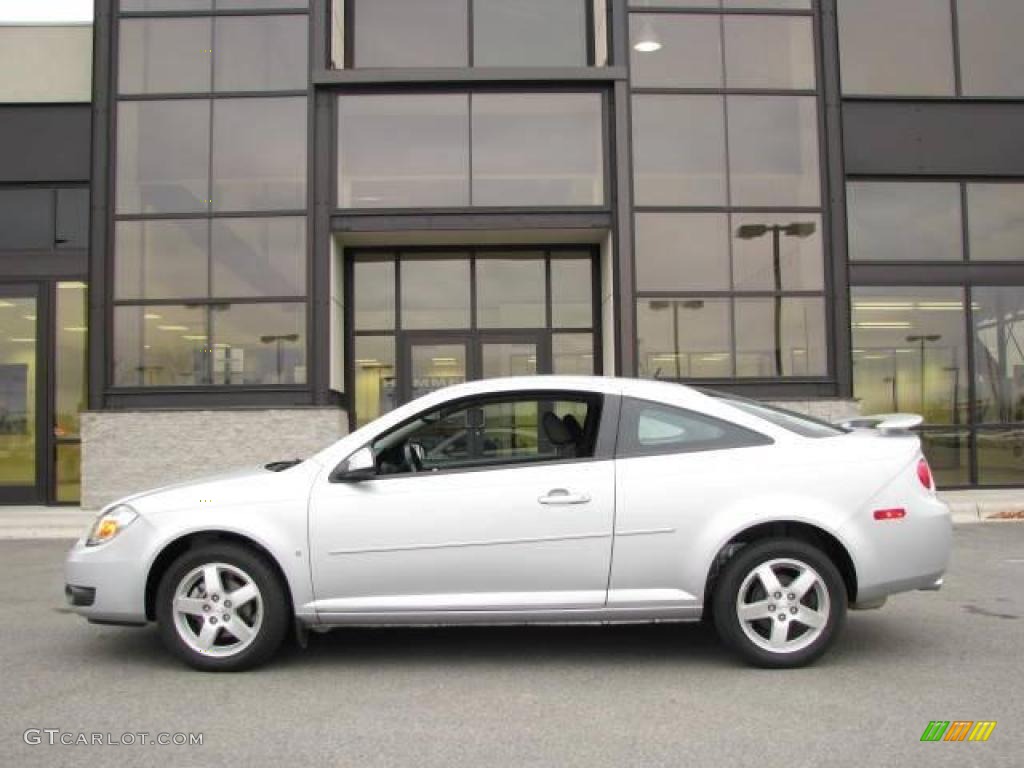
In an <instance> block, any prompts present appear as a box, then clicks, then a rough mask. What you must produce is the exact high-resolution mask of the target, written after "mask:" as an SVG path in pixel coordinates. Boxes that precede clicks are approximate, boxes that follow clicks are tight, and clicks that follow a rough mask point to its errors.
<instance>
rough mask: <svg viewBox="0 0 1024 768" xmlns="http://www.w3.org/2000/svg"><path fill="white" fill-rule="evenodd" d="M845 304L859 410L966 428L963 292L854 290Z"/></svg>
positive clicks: (955, 289) (949, 290) (950, 290)
mask: <svg viewBox="0 0 1024 768" xmlns="http://www.w3.org/2000/svg"><path fill="white" fill-rule="evenodd" d="M851 302H852V305H853V306H852V309H853V391H854V396H855V397H856V398H857V399H858V400H860V401H861V410H862V412H863V413H865V414H872V413H892V412H895V411H906V412H911V413H920V414H922V415H923V416H924V417H925V421H926V422H927V423H930V424H966V423H967V410H968V399H967V385H968V376H969V373H968V370H967V349H966V341H965V338H964V337H965V333H966V329H965V327H964V325H965V323H964V299H963V290H962V289H960V288H888V287H886V288H854V289H853V290H852V291H851ZM922 404H923V405H922Z"/></svg>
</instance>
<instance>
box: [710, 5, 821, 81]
mask: <svg viewBox="0 0 1024 768" xmlns="http://www.w3.org/2000/svg"><path fill="white" fill-rule="evenodd" d="M723 23H724V25H725V82H726V85H727V86H728V87H729V88H794V89H804V88H806V89H811V88H814V31H813V28H812V20H811V18H810V17H808V16H803V17H794V18H786V17H784V16H726V17H724V20H723Z"/></svg>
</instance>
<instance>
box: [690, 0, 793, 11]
mask: <svg viewBox="0 0 1024 768" xmlns="http://www.w3.org/2000/svg"><path fill="white" fill-rule="evenodd" d="M686 4H687V5H690V0H687V1H686ZM722 4H723V6H724V7H726V8H756V9H759V10H760V9H763V8H778V9H780V10H809V9H810V8H811V0H722Z"/></svg>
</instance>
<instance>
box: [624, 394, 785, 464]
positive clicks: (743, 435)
mask: <svg viewBox="0 0 1024 768" xmlns="http://www.w3.org/2000/svg"><path fill="white" fill-rule="evenodd" d="M770 443H772V439H771V438H770V437H767V436H766V435H762V434H760V433H758V432H754V431H753V430H749V429H746V428H745V427H741V426H739V425H737V424H730V423H729V422H727V421H722V420H721V419H715V418H712V417H711V416H705V415H704V414H701V413H696V412H694V411H687V410H684V409H682V408H674V407H672V406H669V405H664V404H661V403H653V402H649V401H647V400H638V399H636V398H625V399H624V400H623V403H622V417H621V420H620V426H619V442H618V449H617V451H616V455H617V456H618V457H619V458H626V457H629V456H649V455H657V454H665V453H691V452H696V451H718V450H726V449H729V448H745V447H750V446H755V445H768V444H770Z"/></svg>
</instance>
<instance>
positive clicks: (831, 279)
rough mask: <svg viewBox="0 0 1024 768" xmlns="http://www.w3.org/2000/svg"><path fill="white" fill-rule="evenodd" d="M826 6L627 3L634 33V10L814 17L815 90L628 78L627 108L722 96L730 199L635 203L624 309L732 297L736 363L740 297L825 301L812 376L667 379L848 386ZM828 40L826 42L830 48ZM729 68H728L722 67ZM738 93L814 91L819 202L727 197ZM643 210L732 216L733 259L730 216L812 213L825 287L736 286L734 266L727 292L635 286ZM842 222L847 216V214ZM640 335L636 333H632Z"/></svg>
mask: <svg viewBox="0 0 1024 768" xmlns="http://www.w3.org/2000/svg"><path fill="white" fill-rule="evenodd" d="M822 11H823V9H822V7H821V3H820V2H816V1H815V0H812V3H811V7H810V8H804V9H785V8H775V9H764V8H722V7H718V8H694V7H687V6H686V2H685V0H678V2H677V3H676V4H675V5H673V6H671V7H669V6H665V7H645V6H637V5H629V7H628V14H627V19H626V28H625V34H626V35H627V36H628V34H629V17H632V16H633V15H636V14H669V15H681V16H709V15H710V16H713V17H717V18H719V19H721V20H722V24H721V25H720V33H721V34H724V21H725V18H726V17H727V16H773V17H810V18H811V19H812V24H811V32H812V38H813V40H812V43H813V50H814V82H815V87H814V88H813V89H779V88H763V89H762V88H731V87H728V86H727V85H726V83H725V82H723V83H722V85H721V86H719V87H711V88H707V87H702V88H688V87H678V88H676V87H635V86H633V85H632V83H631V84H630V88H629V91H628V99H629V100H630V103H629V108H628V111H629V112H630V115H631V114H632V99H633V98H635V97H636V96H644V95H668V96H672V95H678V96H688V95H713V96H718V97H720V98H721V100H722V109H723V111H724V131H725V134H726V135H725V166H724V167H725V174H726V178H725V185H726V195H727V199H726V201H725V204H724V205H707V206H693V205H690V206H675V205H671V206H664V205H636V204H635V203H634V205H633V206H632V210H631V213H632V216H633V218H634V225H633V227H632V228H631V232H630V236H631V246H632V252H633V265H632V282H633V286H634V289H633V291H632V296H631V299H632V301H631V305H630V306H628V307H626V308H625V309H624V311H626V312H630V313H632V317H633V327H634V329H636V328H637V327H638V325H637V320H638V305H639V304H640V303H641V302H642V301H645V300H651V299H655V300H657V299H669V300H673V299H676V300H686V299H696V298H727V299H729V300H730V304H731V306H730V321H729V322H730V329H729V339H730V345H731V355H732V357H733V361H734V365H735V358H736V354H737V351H736V310H735V303H736V301H737V300H743V299H748V298H751V299H756V298H774V297H779V298H781V299H785V298H801V297H812V298H820V299H821V300H822V302H823V305H824V320H825V336H824V338H825V350H824V351H825V372H824V373H823V374H821V375H813V376H785V375H784V374H783V373H782V372H781V371H780V372H778V374H777V375H776V376H771V377H740V376H736V375H735V368H734V375H733V376H730V377H723V378H701V379H687V378H680V379H675V378H668V379H666V380H669V381H679V382H693V383H699V384H700V385H701V386H713V387H715V388H718V389H725V390H730V391H738V392H743V393H749V394H753V395H755V396H762V395H763V396H768V395H772V394H774V393H776V392H779V393H783V394H785V395H793V396H799V395H801V394H807V395H826V396H828V395H832V396H834V395H835V394H837V391H843V390H845V389H846V386H852V385H845V382H846V381H847V379H848V378H849V371H850V370H852V368H851V366H850V365H849V363H848V361H846V360H845V359H844V356H845V348H844V347H845V345H843V344H840V343H838V342H837V341H836V340H835V339H836V331H837V329H838V328H839V327H840V326H839V324H838V322H837V315H838V314H839V313H840V312H841V311H842V309H843V307H842V306H840V304H841V302H842V301H844V300H845V299H840V298H839V297H837V295H836V293H835V291H834V286H835V284H836V282H837V280H838V276H839V275H841V273H842V272H843V270H844V269H845V264H841V263H840V262H839V259H840V257H845V254H839V253H838V252H837V250H836V249H835V248H834V228H835V218H836V216H837V214H836V213H835V212H834V211H833V205H832V204H831V202H830V201H832V199H833V198H832V194H831V192H832V185H833V183H834V169H833V166H832V163H831V162H830V157H829V150H830V148H831V147H832V146H833V137H832V136H831V133H830V130H829V129H830V124H829V120H830V117H829V115H828V114H827V112H828V104H826V101H827V99H826V96H827V95H828V93H830V92H831V88H832V85H833V84H832V83H831V81H830V80H829V77H828V76H829V75H830V72H829V71H828V69H827V67H826V62H825V59H826V58H828V59H829V61H832V54H833V53H834V55H835V61H838V50H836V51H832V50H831V46H829V43H830V42H831V41H830V40H829V39H827V35H826V30H825V29H824V26H823V12H822ZM826 46H829V47H828V48H826ZM722 62H723V67H724V66H725V51H724V48H723V50H722ZM723 74H724V72H723ZM734 96H769V97H770V96H792V97H813V98H814V102H815V115H816V119H815V124H814V125H815V130H816V133H817V144H818V153H817V160H818V184H819V195H818V205H816V206H736V205H733V204H732V201H731V199H730V198H729V195H730V194H731V192H730V187H731V181H730V178H729V177H730V174H731V169H730V164H731V163H730V148H729V136H728V133H729V109H728V99H729V98H730V97H734ZM632 170H633V173H631V174H630V181H629V183H630V185H631V186H630V190H631V193H632V195H633V199H634V200H635V191H636V183H637V179H636V173H635V170H636V169H635V168H633V169H632ZM641 213H721V214H726V215H728V216H729V227H730V232H729V253H730V257H729V258H730V265H731V260H732V248H733V239H734V233H733V231H732V217H733V215H742V214H756V213H761V214H765V215H776V214H781V215H785V214H797V215H799V214H802V213H803V214H813V215H816V216H819V217H820V219H821V228H822V232H821V243H822V277H823V280H822V287H821V289H820V290H814V291H794V290H786V289H783V290H782V291H781V292H777V291H757V290H742V289H741V290H737V289H735V288H734V287H733V285H734V283H733V281H734V279H735V276H734V275H733V271H732V268H731V266H730V287H729V289H728V290H724V291H702V290H692V291H642V290H638V289H636V287H635V286H636V261H637V258H638V253H637V247H636V246H637V238H636V233H637V227H636V224H635V218H636V216H637V214H641ZM842 220H843V221H845V216H843V217H842ZM634 335H635V333H634ZM630 351H631V355H632V368H633V370H634V371H637V372H639V370H640V345H639V344H638V343H636V340H635V339H634V341H633V344H632V349H631V350H630Z"/></svg>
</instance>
